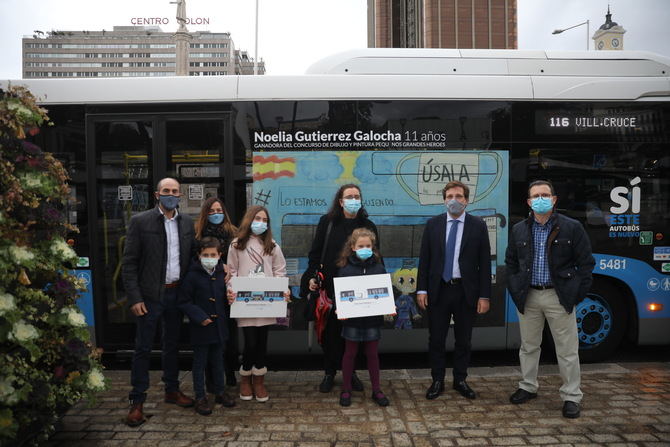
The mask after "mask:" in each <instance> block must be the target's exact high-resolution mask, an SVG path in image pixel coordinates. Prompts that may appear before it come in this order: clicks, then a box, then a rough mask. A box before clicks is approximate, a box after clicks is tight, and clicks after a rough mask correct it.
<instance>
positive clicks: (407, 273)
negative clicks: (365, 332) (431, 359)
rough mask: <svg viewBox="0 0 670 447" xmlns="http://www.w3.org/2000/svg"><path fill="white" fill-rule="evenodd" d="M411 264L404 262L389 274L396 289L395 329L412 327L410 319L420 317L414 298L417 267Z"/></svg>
mask: <svg viewBox="0 0 670 447" xmlns="http://www.w3.org/2000/svg"><path fill="white" fill-rule="evenodd" d="M407 261H411V260H407ZM413 265H414V263H413V262H406V265H404V266H403V267H402V268H399V269H398V270H396V271H395V272H393V274H391V282H392V284H393V287H395V288H396V289H397V293H396V298H395V307H396V320H395V325H394V328H395V329H412V320H418V319H420V318H421V314H420V313H419V310H418V309H417V306H416V301H415V298H414V296H416V294H415V292H416V276H417V273H418V269H417V268H416V267H411V266H413ZM407 267H411V268H407ZM413 295H414V296H413Z"/></svg>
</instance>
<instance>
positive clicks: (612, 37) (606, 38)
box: [593, 5, 626, 50]
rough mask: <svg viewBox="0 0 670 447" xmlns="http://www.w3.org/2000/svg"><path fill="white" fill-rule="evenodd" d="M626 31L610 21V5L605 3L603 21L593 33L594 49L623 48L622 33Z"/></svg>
mask: <svg viewBox="0 0 670 447" xmlns="http://www.w3.org/2000/svg"><path fill="white" fill-rule="evenodd" d="M625 32H626V30H625V29H623V27H622V26H620V25H619V24H617V23H616V22H612V14H611V13H610V7H609V5H607V14H605V23H603V24H602V25H601V26H600V28H598V29H597V30H596V32H595V33H593V41H594V44H595V45H594V47H595V49H596V50H623V35H624V33H625Z"/></svg>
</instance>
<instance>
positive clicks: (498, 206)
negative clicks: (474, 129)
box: [253, 151, 509, 275]
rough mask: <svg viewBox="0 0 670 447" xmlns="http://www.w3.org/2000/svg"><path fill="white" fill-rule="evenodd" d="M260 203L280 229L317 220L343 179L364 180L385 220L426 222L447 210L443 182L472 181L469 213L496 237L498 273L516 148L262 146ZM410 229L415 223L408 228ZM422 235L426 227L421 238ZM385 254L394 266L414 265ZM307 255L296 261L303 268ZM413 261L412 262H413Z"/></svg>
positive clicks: (256, 196) (366, 196)
mask: <svg viewBox="0 0 670 447" xmlns="http://www.w3.org/2000/svg"><path fill="white" fill-rule="evenodd" d="M253 160H254V163H253V178H254V184H253V203H254V204H259V205H264V206H266V207H267V208H268V209H269V211H270V216H271V221H272V231H273V236H274V237H275V239H276V240H277V242H278V243H279V244H280V245H282V227H283V226H286V225H316V224H317V223H318V220H319V217H320V216H321V215H323V214H325V213H326V211H327V210H328V208H329V207H330V204H331V202H332V200H333V196H334V194H335V192H336V190H337V189H338V188H339V187H340V186H341V185H343V184H346V183H354V184H359V185H361V188H362V192H363V202H364V206H365V208H366V209H367V211H368V213H369V214H370V218H371V219H372V221H373V222H375V224H376V225H377V226H385V225H388V226H399V227H400V226H404V227H405V228H407V227H412V226H421V225H423V224H424V223H425V222H426V221H427V220H428V219H429V218H431V217H432V216H435V215H438V214H440V213H443V212H445V206H444V201H443V199H442V188H443V187H444V185H445V184H446V183H447V182H449V181H450V180H459V181H461V182H463V183H465V184H467V185H468V186H469V187H470V204H469V206H468V212H470V213H471V214H474V215H477V216H479V217H481V218H483V219H484V220H485V221H486V222H487V224H488V227H489V236H490V240H491V242H492V247H491V248H492V273H494V274H495V272H496V268H495V267H496V266H497V265H501V264H502V263H503V262H504V250H505V248H506V246H507V226H506V223H507V220H508V197H509V191H508V184H509V181H508V153H507V152H503V151H440V152H426V151H413V152H406V151H398V152H390V151H366V152H356V151H318V152H317V151H302V152H297V151H292V152H254V159H253ZM408 231H409V230H408ZM416 240H419V241H420V234H419V237H418V238H417V239H415V240H414V243H416ZM411 243H412V241H408V251H407V254H406V255H403V256H391V257H388V254H386V255H385V254H384V253H382V255H383V256H384V257H385V262H386V264H387V267H388V268H389V270H391V271H393V270H395V269H399V268H401V267H403V266H407V265H411V264H412V262H411V260H412V258H414V259H415V258H416V251H415V253H414V256H412V254H411V253H410V250H411V247H410V245H411ZM306 256H307V253H304V255H303V256H302V257H299V258H298V264H297V265H295V268H297V270H298V271H293V272H291V271H289V275H290V274H297V273H298V272H302V271H303V270H304V268H305V267H306V262H307V260H306ZM408 261H409V262H408Z"/></svg>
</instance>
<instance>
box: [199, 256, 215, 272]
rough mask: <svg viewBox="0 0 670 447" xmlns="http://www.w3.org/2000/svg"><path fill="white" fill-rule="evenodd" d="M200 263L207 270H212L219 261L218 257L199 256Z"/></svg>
mask: <svg viewBox="0 0 670 447" xmlns="http://www.w3.org/2000/svg"><path fill="white" fill-rule="evenodd" d="M200 263H201V264H202V266H203V267H204V268H206V269H207V270H214V268H215V267H216V264H218V263H219V258H200Z"/></svg>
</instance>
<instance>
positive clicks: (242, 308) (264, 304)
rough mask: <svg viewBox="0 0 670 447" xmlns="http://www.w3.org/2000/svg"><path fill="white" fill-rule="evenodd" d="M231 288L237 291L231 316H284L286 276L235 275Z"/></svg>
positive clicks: (286, 287) (231, 308)
mask: <svg viewBox="0 0 670 447" xmlns="http://www.w3.org/2000/svg"><path fill="white" fill-rule="evenodd" d="M231 288H232V289H233V291H234V292H237V296H236V297H235V301H234V302H233V304H232V306H230V317H231V318H261V317H263V318H264V317H270V318H274V317H286V304H287V303H286V301H284V292H285V291H287V290H288V278H273V277H239V276H235V277H233V278H232V280H231Z"/></svg>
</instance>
